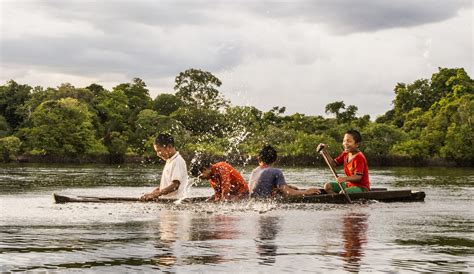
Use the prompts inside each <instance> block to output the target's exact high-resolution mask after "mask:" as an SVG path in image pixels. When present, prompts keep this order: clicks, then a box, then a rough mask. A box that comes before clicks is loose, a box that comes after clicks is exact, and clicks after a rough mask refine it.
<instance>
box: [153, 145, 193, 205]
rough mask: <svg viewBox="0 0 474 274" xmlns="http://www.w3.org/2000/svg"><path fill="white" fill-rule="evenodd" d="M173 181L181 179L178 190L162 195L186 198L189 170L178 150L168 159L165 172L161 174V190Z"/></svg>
mask: <svg viewBox="0 0 474 274" xmlns="http://www.w3.org/2000/svg"><path fill="white" fill-rule="evenodd" d="M173 181H179V188H178V190H177V191H174V192H171V193H168V194H166V195H163V196H161V197H165V198H176V199H181V198H185V197H186V196H187V194H188V187H189V186H188V170H187V168H186V162H185V161H184V159H183V157H182V156H181V155H180V154H179V152H176V153H175V154H174V155H173V156H172V157H171V158H169V159H168V160H166V164H165V167H164V168H163V174H162V175H161V182H160V190H163V189H164V188H166V187H168V186H170V185H171V184H172V183H173Z"/></svg>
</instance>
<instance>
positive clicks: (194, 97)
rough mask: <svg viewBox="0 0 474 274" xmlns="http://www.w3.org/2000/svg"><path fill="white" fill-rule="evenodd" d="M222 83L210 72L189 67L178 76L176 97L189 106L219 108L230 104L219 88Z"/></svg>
mask: <svg viewBox="0 0 474 274" xmlns="http://www.w3.org/2000/svg"><path fill="white" fill-rule="evenodd" d="M221 85H222V82H221V81H220V80H219V79H218V78H217V77H215V76H214V75H212V73H210V72H207V71H202V70H199V69H188V70H186V71H184V72H181V73H179V75H178V76H176V79H175V86H174V90H175V91H176V97H178V98H179V99H180V100H181V101H182V102H183V103H184V104H185V105H187V106H192V107H195V108H205V109H217V110H219V109H221V108H224V107H226V106H227V105H228V102H227V101H226V100H225V99H224V97H223V96H222V95H221V94H220V92H219V90H218V88H219V87H220V86H221Z"/></svg>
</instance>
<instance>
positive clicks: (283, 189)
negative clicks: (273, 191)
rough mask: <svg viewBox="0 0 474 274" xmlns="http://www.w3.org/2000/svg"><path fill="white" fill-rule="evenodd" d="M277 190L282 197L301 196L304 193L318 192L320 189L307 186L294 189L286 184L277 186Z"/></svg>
mask: <svg viewBox="0 0 474 274" xmlns="http://www.w3.org/2000/svg"><path fill="white" fill-rule="evenodd" d="M277 188H278V191H280V193H281V194H282V195H283V196H284V197H303V196H306V195H314V194H320V193H321V191H320V190H319V189H317V188H308V189H294V188H292V187H291V186H289V185H287V184H283V185H279V186H277Z"/></svg>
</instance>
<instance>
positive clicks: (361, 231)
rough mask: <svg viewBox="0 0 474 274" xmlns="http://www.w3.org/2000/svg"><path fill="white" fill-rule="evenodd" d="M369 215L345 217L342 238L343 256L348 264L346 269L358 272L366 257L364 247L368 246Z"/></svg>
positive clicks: (345, 265)
mask: <svg viewBox="0 0 474 274" xmlns="http://www.w3.org/2000/svg"><path fill="white" fill-rule="evenodd" d="M367 219H368V214H364V213H356V214H352V213H348V214H346V215H345V216H344V217H343V223H344V224H343V228H342V237H343V241H344V251H343V252H342V254H341V256H342V258H343V259H344V261H345V262H346V263H345V264H344V269H346V270H347V271H351V272H358V271H359V268H360V261H361V259H362V257H363V256H364V246H365V245H366V244H367V235H366V233H367V226H368V223H367Z"/></svg>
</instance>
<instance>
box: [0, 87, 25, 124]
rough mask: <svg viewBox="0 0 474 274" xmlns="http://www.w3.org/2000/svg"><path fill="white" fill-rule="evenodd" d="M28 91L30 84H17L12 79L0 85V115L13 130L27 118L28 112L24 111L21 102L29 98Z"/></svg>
mask: <svg viewBox="0 0 474 274" xmlns="http://www.w3.org/2000/svg"><path fill="white" fill-rule="evenodd" d="M30 91H31V87H30V86H28V85H19V84H18V83H16V82H15V81H13V80H10V81H8V82H7V84H6V85H4V86H0V115H2V116H3V117H4V118H5V119H6V121H7V123H8V125H9V127H10V128H11V129H13V130H16V129H17V128H18V127H19V126H20V125H21V124H22V123H23V121H24V120H25V119H26V118H27V115H28V113H26V112H25V111H24V109H23V104H24V103H25V102H26V101H28V100H29V98H30V96H31V94H30Z"/></svg>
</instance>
